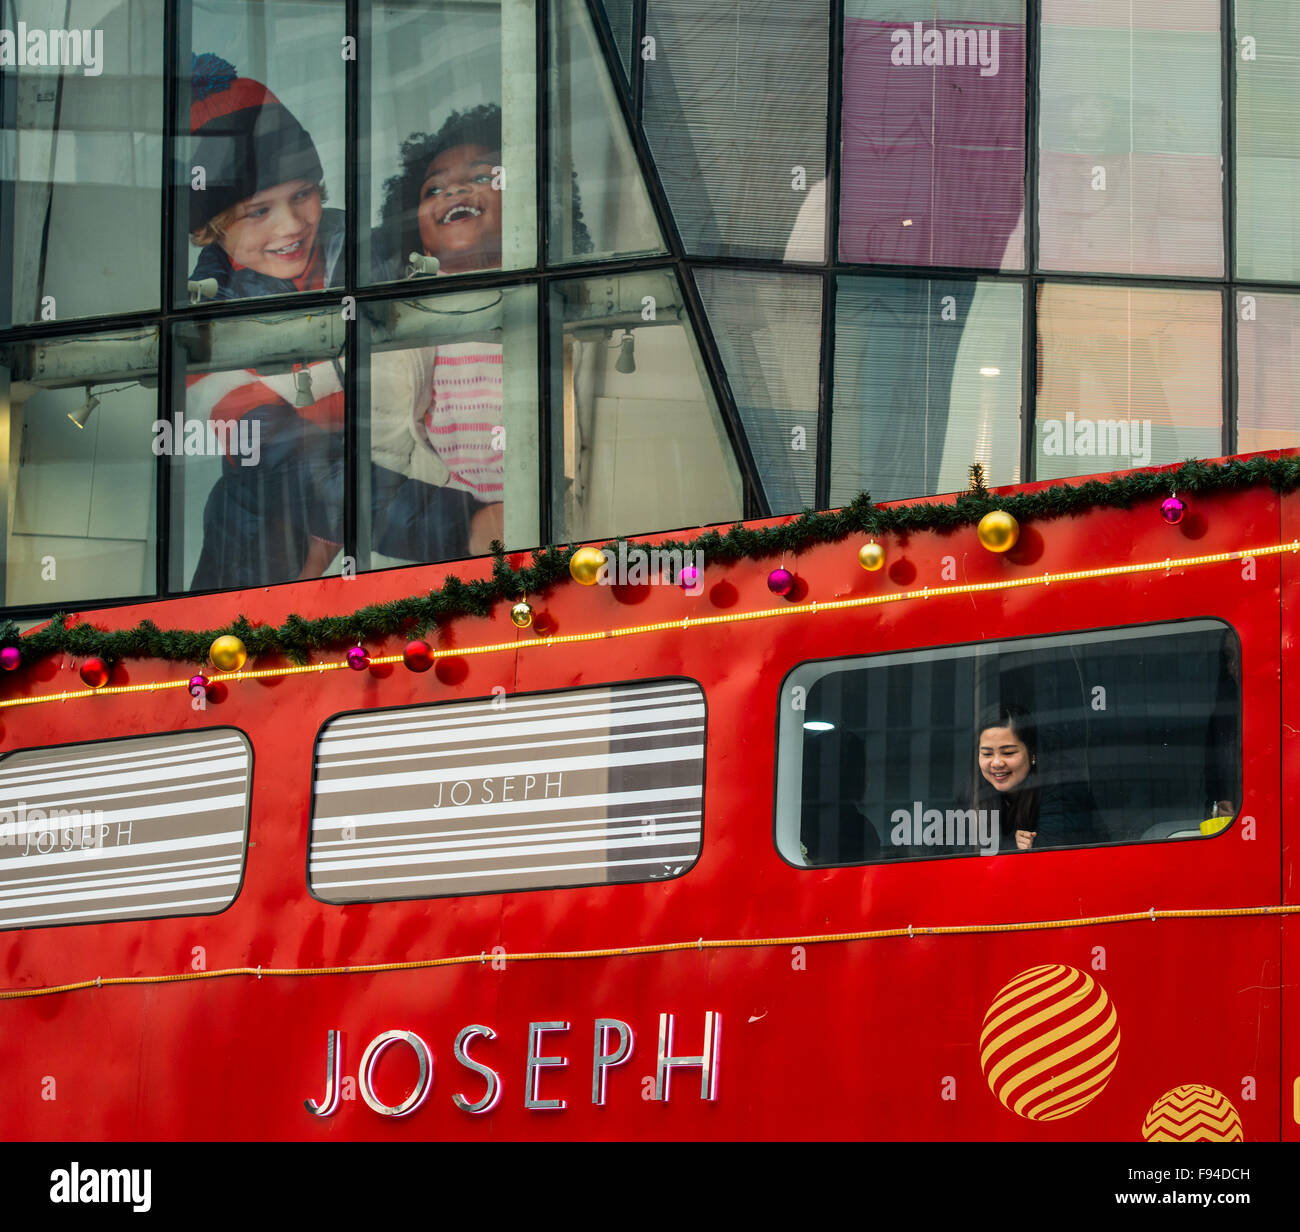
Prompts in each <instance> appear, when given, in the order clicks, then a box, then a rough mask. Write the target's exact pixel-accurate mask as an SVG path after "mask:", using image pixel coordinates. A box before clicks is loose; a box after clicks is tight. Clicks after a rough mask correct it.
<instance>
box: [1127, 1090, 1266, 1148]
mask: <svg viewBox="0 0 1300 1232" xmlns="http://www.w3.org/2000/svg"><path fill="white" fill-rule="evenodd" d="M1142 1137H1144V1138H1145V1139H1146V1140H1147V1141H1148V1142H1245V1141H1246V1135H1245V1133H1244V1132H1243V1131H1242V1128H1241V1117H1239V1116H1238V1115H1237V1110H1236V1108H1234V1107H1233V1106H1232V1100H1230V1099H1229V1098H1228V1097H1227V1096H1226V1095H1225V1094H1224V1093H1223V1092H1222V1091H1216V1090H1215V1089H1214V1088H1213V1087H1207V1086H1205V1085H1204V1084H1203V1083H1199V1082H1196V1083H1190V1084H1189V1085H1187V1086H1182V1087H1174V1089H1173V1090H1172V1091H1166V1092H1165V1093H1164V1094H1163V1095H1162V1096H1161V1097H1160V1098H1159V1099H1158V1100H1156V1102H1155V1103H1154V1104H1152V1105H1151V1111H1150V1112H1148V1113H1147V1119H1146V1120H1145V1121H1143V1122H1142Z"/></svg>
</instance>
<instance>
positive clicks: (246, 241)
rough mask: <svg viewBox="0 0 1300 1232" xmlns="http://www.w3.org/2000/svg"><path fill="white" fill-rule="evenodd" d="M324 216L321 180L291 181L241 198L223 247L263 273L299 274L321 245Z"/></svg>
mask: <svg viewBox="0 0 1300 1232" xmlns="http://www.w3.org/2000/svg"><path fill="white" fill-rule="evenodd" d="M320 219H321V200H320V185H319V184H313V183H312V182H311V181H310V180H289V181H288V182H287V183H284V184H277V185H276V186H275V187H274V188H268V189H266V190H265V191H263V192H260V193H256V194H255V195H254V196H251V197H249V198H248V199H247V200H246V201H242V202H241V203H240V206H239V217H238V218H237V219H235V221H234V222H232V223H231V224H230V225H229V226H228V227H227V228H226V233H225V234H224V235H223V236H222V237H221V246H222V247H223V248H224V249H225V250H226V255H227V256H229V257H230V259H231V260H232V261H234V262H235V263H237V264H239V265H243V266H245V267H246V268H248V269H251V270H255V271H256V272H257V273H259V274H267V275H269V276H270V277H272V278H298V277H300V276H301V275H302V274H303V273H304V272H305V271H306V269H307V265H308V262H309V261H310V260H311V255H312V250H313V249H314V248H315V247H316V232H317V230H318V229H319V227H320Z"/></svg>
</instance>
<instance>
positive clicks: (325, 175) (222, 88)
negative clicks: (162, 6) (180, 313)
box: [177, 0, 345, 302]
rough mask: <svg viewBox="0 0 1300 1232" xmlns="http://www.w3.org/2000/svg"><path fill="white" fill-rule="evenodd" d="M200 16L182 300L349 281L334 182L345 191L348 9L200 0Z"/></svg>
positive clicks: (189, 91) (192, 76)
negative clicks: (345, 15) (185, 284)
mask: <svg viewBox="0 0 1300 1232" xmlns="http://www.w3.org/2000/svg"><path fill="white" fill-rule="evenodd" d="M191 18H192V25H191V39H192V48H190V49H187V50H192V52H193V55H192V56H191V57H188V58H187V61H186V62H187V63H188V66H189V73H188V79H187V81H185V82H184V83H182V88H181V90H180V91H179V95H180V98H181V102H182V105H183V106H185V108H186V110H185V114H184V116H183V119H182V122H183V125H184V126H185V127H184V131H186V132H189V133H190V134H191V135H190V139H189V141H188V142H186V141H182V142H181V147H182V152H183V159H184V160H185V161H184V162H183V164H182V166H181V170H182V171H183V172H184V177H185V178H184V180H183V182H182V191H181V193H180V197H181V202H182V206H181V209H180V222H179V223H178V226H179V227H180V228H182V229H183V230H184V231H186V232H188V245H189V246H188V248H185V247H182V250H181V252H180V253H179V254H178V257H179V261H180V263H181V264H182V265H185V267H186V268H188V269H189V270H190V274H189V282H190V284H191V285H190V288H189V290H188V291H187V292H186V294H185V295H184V296H180V297H179V298H180V299H181V302H185V301H186V300H187V299H188V300H191V301H194V302H199V301H201V300H209V299H243V298H247V297H250V296H258V295H283V294H286V293H289V292H293V291H319V290H322V289H323V288H325V287H330V286H337V285H339V284H340V283H341V281H342V277H343V268H342V265H343V241H344V231H345V227H344V214H343V211H342V210H341V209H339V208H336V207H335V206H329V205H327V204H326V203H327V202H328V201H329V199H330V185H333V190H334V192H335V193H336V194H337V196H338V198H339V204H342V194H343V127H344V124H343V99H344V69H345V65H344V61H343V58H342V56H341V55H340V54H339V48H340V45H341V39H342V36H343V11H342V10H341V9H340V8H339V6H338V5H335V4H325V3H319V2H309V0H271V2H269V3H266V4H259V5H256V6H253V5H248V4H243V3H233V2H232V0H193V4H192V11H191ZM177 238H178V242H182V237H180V236H178V237H177Z"/></svg>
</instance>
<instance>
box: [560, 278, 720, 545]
mask: <svg viewBox="0 0 1300 1232" xmlns="http://www.w3.org/2000/svg"><path fill="white" fill-rule="evenodd" d="M551 293H552V296H553V299H552V301H551V316H552V320H553V321H555V322H556V323H557V328H556V332H555V333H554V334H553V335H552V337H551V339H550V350H551V356H550V370H551V374H552V376H551V408H552V410H551V414H552V422H551V441H552V454H551V475H552V484H553V486H552V490H551V510H552V519H553V522H552V538H553V539H554V541H555V542H557V543H563V542H566V541H573V540H583V539H600V538H604V537H606V536H610V535H627V534H637V533H645V532H649V531H655V530H665V529H668V528H671V527H678V526H699V525H704V524H707V523H711V522H725V521H729V520H731V519H734V518H738V517H740V516H741V511H742V507H743V501H742V492H741V481H740V469H739V467H738V465H737V463H736V456H735V451H734V448H733V446H732V445H731V443H730V441H729V439H728V437H727V433H726V429H725V427H724V425H723V422H722V417H721V415H720V414H719V412H718V408H717V405H716V403H715V402H714V399H713V396H712V390H711V389H710V386H709V382H708V377H707V375H706V373H705V369H704V366H703V362H702V360H701V358H700V354H699V349H698V346H697V344H696V341H695V338H694V336H693V333H692V330H691V326H690V319H689V317H688V316H687V314H686V307H685V305H684V303H683V301H682V294H681V291H680V289H679V288H678V286H677V281H676V279H675V278H674V276H673V275H672V274H670V273H667V272H658V271H652V272H646V273H636V274H620V275H616V276H612V277H608V278H600V279H589V280H583V281H579V280H575V281H571V282H558V283H554V284H552V292H551ZM647 314H649V315H647Z"/></svg>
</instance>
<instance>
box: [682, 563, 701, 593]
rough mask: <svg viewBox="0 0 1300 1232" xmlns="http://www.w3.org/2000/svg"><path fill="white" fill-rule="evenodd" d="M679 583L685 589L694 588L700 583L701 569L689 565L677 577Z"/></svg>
mask: <svg viewBox="0 0 1300 1232" xmlns="http://www.w3.org/2000/svg"><path fill="white" fill-rule="evenodd" d="M677 584H678V585H679V586H680V587H681V588H682V589H683V590H694V589H695V588H696V587H697V586H698V585H699V584H700V571H699V570H698V569H697V568H696V567H695V566H694V565H687V566H686V568H685V569H683V570H682V572H681V576H680V577H679V578H678V579H677Z"/></svg>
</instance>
